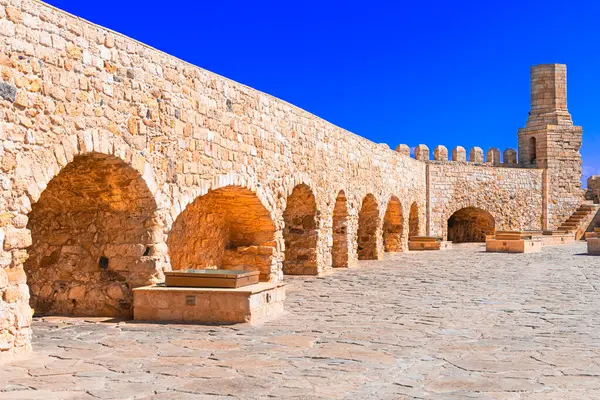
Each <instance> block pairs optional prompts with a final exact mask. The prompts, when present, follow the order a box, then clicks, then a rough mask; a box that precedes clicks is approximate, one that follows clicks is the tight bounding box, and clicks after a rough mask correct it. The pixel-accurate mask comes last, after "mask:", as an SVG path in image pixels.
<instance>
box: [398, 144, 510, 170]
mask: <svg viewBox="0 0 600 400" xmlns="http://www.w3.org/2000/svg"><path fill="white" fill-rule="evenodd" d="M396 152H398V153H400V154H401V155H403V156H406V157H411V151H410V147H408V146H407V145H406V144H399V145H398V146H397V147H396ZM412 158H414V159H416V160H419V161H424V162H433V163H455V162H456V163H470V164H479V165H488V166H495V167H500V166H501V167H519V165H518V163H517V151H516V150H515V149H511V148H508V149H506V150H504V152H503V153H502V157H501V156H500V150H499V149H498V148H496V147H491V148H489V149H488V150H487V151H486V152H485V154H484V151H483V149H482V148H481V147H476V146H475V147H472V148H471V149H470V150H469V153H468V157H467V151H466V150H465V148H464V147H462V146H456V147H454V148H453V149H452V152H451V153H450V158H449V153H448V148H447V147H446V146H444V145H438V146H436V147H435V149H434V150H433V159H431V155H430V150H429V147H428V146H426V145H424V144H420V145H418V146H416V147H415V149H414V152H413V155H412Z"/></svg>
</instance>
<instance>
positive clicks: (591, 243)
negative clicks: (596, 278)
mask: <svg viewBox="0 0 600 400" xmlns="http://www.w3.org/2000/svg"><path fill="white" fill-rule="evenodd" d="M587 248H588V254H594V255H600V238H589V239H588V240H587Z"/></svg>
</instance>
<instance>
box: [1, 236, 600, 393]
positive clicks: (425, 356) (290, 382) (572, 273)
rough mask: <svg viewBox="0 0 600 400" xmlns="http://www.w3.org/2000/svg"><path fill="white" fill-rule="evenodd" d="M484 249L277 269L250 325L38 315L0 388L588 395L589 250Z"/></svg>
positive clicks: (593, 373) (594, 317) (592, 342)
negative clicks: (284, 290) (281, 289)
mask: <svg viewBox="0 0 600 400" xmlns="http://www.w3.org/2000/svg"><path fill="white" fill-rule="evenodd" d="M482 250H483V249H482V248H481V247H480V246H473V245H471V246H465V247H460V248H456V249H454V250H451V251H447V252H429V253H409V254H397V255H391V256H388V257H387V258H386V260H385V261H380V262H363V263H361V265H360V267H359V268H356V269H350V270H338V271H336V272H335V273H333V274H332V275H329V276H326V277H321V278H314V277H312V278H311V277H306V278H304V277H303V278H290V279H288V281H289V282H290V284H289V286H288V301H287V304H286V306H287V310H288V313H287V315H285V316H283V317H281V318H279V319H278V320H276V321H274V322H271V323H268V324H266V325H262V326H255V327H253V326H249V325H242V326H240V325H238V326H229V327H218V326H191V325H160V324H139V323H132V322H125V323H123V322H122V323H110V322H98V321H95V322H94V321H92V322H86V321H84V320H82V319H58V318H52V319H50V318H48V319H45V320H39V319H38V320H36V321H35V329H34V333H35V342H34V346H35V353H34V354H33V355H31V356H27V358H21V359H14V360H11V361H9V362H8V363H4V364H3V365H1V366H0V398H1V399H66V398H69V399H70V398H76V399H93V398H101V399H129V398H143V399H220V398H242V399H254V398H259V399H264V398H293V399H316V398H326V399H413V398H416V399H528V400H533V399H536V400H537V399H577V400H581V399H600V356H599V353H600V315H599V313H600V311H599V310H600V293H599V292H598V290H599V289H600V258H599V257H593V256H587V255H583V254H582V253H584V251H585V246H584V245H583V244H577V245H572V246H564V247H545V248H544V250H543V253H541V254H513V255H505V254H487V253H485V252H483V251H482Z"/></svg>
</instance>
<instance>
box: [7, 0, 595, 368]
mask: <svg viewBox="0 0 600 400" xmlns="http://www.w3.org/2000/svg"><path fill="white" fill-rule="evenodd" d="M0 46H1V48H2V52H1V54H0V74H1V75H0V187H1V192H0V357H2V354H4V355H7V354H12V353H18V352H23V351H27V350H29V349H30V347H31V345H30V342H31V329H30V324H31V317H32V310H31V308H30V304H31V307H33V308H34V309H35V312H36V314H39V315H44V314H54V315H78V316H92V315H94V316H118V317H126V318H131V316H132V289H134V288H136V287H140V286H145V285H148V284H152V283H157V282H160V281H162V280H163V277H164V276H163V272H164V271H168V270H171V269H183V268H189V267H194V268H225V269H247V270H257V271H260V279H261V280H262V281H270V282H273V283H277V282H280V281H282V280H283V279H284V274H322V273H324V272H327V271H328V270H330V269H332V268H340V267H351V266H354V265H356V261H357V260H359V259H380V258H381V257H382V254H383V252H384V251H386V250H387V251H406V250H407V243H408V237H409V236H418V235H428V236H441V237H443V238H444V239H449V240H454V241H456V242H468V241H482V240H485V235H486V234H489V233H490V232H492V233H493V231H494V230H542V229H544V230H556V229H557V228H559V227H560V226H561V224H562V223H563V222H565V221H566V220H567V219H568V218H569V217H570V216H571V215H572V214H573V213H574V212H575V211H576V210H577V209H578V207H579V206H580V205H581V204H582V202H583V201H584V191H583V190H582V189H581V187H580V180H581V157H580V154H579V148H580V146H581V135H582V130H581V128H580V127H577V126H573V123H572V121H571V117H570V115H569V113H568V111H567V107H566V67H565V66H564V65H558V64H551V65H540V66H535V67H532V70H531V76H532V83H531V111H530V114H529V119H528V120H527V124H526V125H525V127H523V128H522V129H519V131H518V146H519V148H518V153H517V152H515V150H512V149H507V150H505V151H503V152H502V153H501V151H500V150H499V149H489V150H488V151H486V152H485V154H484V151H483V149H480V148H478V147H475V148H473V149H469V150H468V151H467V149H464V148H462V147H457V148H455V149H452V150H450V151H449V150H448V149H446V148H445V147H443V146H438V147H437V148H435V149H434V150H433V152H432V153H433V159H430V150H429V149H428V148H427V147H426V146H424V145H420V146H418V147H417V148H416V149H415V151H414V156H415V158H412V157H411V156H410V149H409V148H408V147H407V146H405V145H400V146H398V148H397V150H396V151H393V150H390V149H389V148H388V147H387V146H385V145H381V144H376V143H373V142H371V141H369V140H367V139H364V138H362V137H360V136H357V135H354V134H352V133H350V132H347V131H345V130H343V129H340V128H338V127H336V126H334V125H332V124H330V123H328V122H326V121H324V120H322V119H320V118H318V117H316V116H314V115H311V114H309V113H308V112H305V111H303V110H301V109H299V108H297V107H295V106H293V105H291V104H288V103H286V102H284V101H281V100H279V99H277V98H274V97H272V96H269V95H267V94H264V93H261V92H259V91H256V90H254V89H252V88H249V87H246V86H244V85H241V84H239V83H236V82H233V81H230V80H228V79H226V78H223V77H220V76H218V75H215V74H213V73H210V72H208V71H205V70H203V69H200V68H198V67H195V66H192V65H190V64H187V63H185V62H183V61H180V60H178V59H176V58H174V57H171V56H169V55H167V54H164V53H161V52H159V51H157V50H154V49H152V48H149V47H148V46H145V45H143V44H141V43H139V42H136V41H134V40H132V39H129V38H127V37H124V36H122V35H119V34H116V33H114V32H111V31H109V30H107V29H104V28H102V27H98V26H95V25H93V24H91V23H89V22H86V21H83V20H81V19H79V18H77V17H74V16H71V15H68V14H66V13H64V12H62V11H60V10H56V9H54V8H52V7H50V6H48V5H46V4H44V3H41V2H37V1H33V0H23V1H21V0H0ZM525 111H526V110H523V112H525ZM507 134H514V133H510V132H507ZM501 154H502V157H501ZM517 154H518V159H517ZM449 155H450V157H451V160H449ZM596 186H598V185H596ZM596 196H597V192H596ZM340 273H343V271H342V272H340Z"/></svg>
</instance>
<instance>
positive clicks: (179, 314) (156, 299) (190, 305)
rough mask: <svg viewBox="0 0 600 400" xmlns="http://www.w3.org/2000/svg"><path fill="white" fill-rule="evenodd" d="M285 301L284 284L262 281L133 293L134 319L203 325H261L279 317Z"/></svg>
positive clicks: (143, 289)
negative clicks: (235, 286) (246, 323)
mask: <svg viewBox="0 0 600 400" xmlns="http://www.w3.org/2000/svg"><path fill="white" fill-rule="evenodd" d="M284 301H285V283H283V282H280V283H269V282H261V283H257V284H255V285H250V286H245V287H241V288H230V289H222V288H188V287H166V286H164V285H152V286H145V287H140V288H137V289H134V290H133V319H134V320H136V321H165V322H167V321H169V322H192V323H204V324H237V323H245V322H248V323H261V322H266V321H269V320H272V319H274V318H276V317H278V316H279V315H281V314H282V313H283V304H284Z"/></svg>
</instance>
